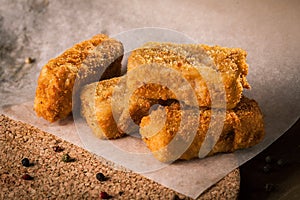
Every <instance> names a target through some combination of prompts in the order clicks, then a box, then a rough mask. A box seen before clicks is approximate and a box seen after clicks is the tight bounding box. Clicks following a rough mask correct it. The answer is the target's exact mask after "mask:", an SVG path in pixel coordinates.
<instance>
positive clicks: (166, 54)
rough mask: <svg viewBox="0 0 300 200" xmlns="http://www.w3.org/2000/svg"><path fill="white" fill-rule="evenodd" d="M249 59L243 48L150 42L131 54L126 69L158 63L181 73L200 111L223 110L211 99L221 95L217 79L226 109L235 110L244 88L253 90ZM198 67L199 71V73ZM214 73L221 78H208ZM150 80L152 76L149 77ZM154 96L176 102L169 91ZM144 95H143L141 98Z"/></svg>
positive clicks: (221, 105) (221, 106)
mask: <svg viewBox="0 0 300 200" xmlns="http://www.w3.org/2000/svg"><path fill="white" fill-rule="evenodd" d="M246 55H247V53H246V52H245V51H244V50H242V49H240V48H226V47H219V46H207V45H194V44H173V43H158V42H149V43H146V44H145V45H144V46H142V47H141V48H139V49H136V50H134V51H133V52H132V53H131V55H130V56H129V58H128V65H127V68H128V71H129V72H130V71H131V70H133V69H136V68H137V67H139V66H143V65H149V64H151V63H157V64H160V65H162V66H164V67H168V68H171V69H174V70H176V71H178V72H179V73H181V74H182V76H183V77H184V78H185V79H186V80H187V81H188V82H189V83H190V85H191V86H192V88H193V89H194V91H195V93H196V95H197V100H198V104H199V106H200V107H211V106H213V107H215V108H224V106H223V104H222V103H221V104H218V103H217V104H214V105H212V99H217V98H218V97H219V96H220V95H222V94H221V92H220V91H218V90H215V89H214V88H213V85H214V84H215V83H217V81H218V80H217V79H220V78H221V79H222V84H223V85H224V90H225V91H224V92H225V94H224V96H225V97H226V99H225V101H226V104H225V106H226V108H227V109H232V108H234V107H235V106H236V105H237V104H238V102H239V101H240V99H241V95H242V91H243V88H250V85H249V83H248V82H247V80H246V75H247V73H248V64H247V63H246ZM195 66H199V67H200V70H201V71H200V73H199V71H198V70H197V69H196V68H195ZM149 68H151V65H149ZM213 73H217V74H219V77H216V78H211V79H209V78H207V77H213V76H212V75H213ZM148 76H151V74H150V73H148ZM165 78H168V77H165ZM211 85H212V87H211ZM209 87H211V89H210V90H209ZM153 92H154V93H156V96H155V97H154V98H161V99H163V98H165V99H173V98H175V96H174V94H171V93H169V92H168V91H160V93H158V92H155V91H153ZM142 93H143V91H141V95H142ZM144 93H146V91H144Z"/></svg>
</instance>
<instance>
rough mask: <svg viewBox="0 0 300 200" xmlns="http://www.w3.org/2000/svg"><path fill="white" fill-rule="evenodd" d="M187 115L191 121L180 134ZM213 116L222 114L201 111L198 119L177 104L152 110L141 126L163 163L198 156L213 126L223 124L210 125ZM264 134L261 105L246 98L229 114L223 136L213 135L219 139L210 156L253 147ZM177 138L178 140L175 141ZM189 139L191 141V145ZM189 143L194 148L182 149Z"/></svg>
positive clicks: (144, 135)
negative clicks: (193, 133) (183, 119)
mask: <svg viewBox="0 0 300 200" xmlns="http://www.w3.org/2000/svg"><path fill="white" fill-rule="evenodd" d="M184 112H185V114H187V115H188V120H187V123H186V124H183V125H182V127H181V129H182V130H184V131H179V128H180V123H181V117H182V116H183V113H184ZM163 113H166V120H165V121H164V118H163V117H162V116H163ZM150 116H151V117H150ZM212 117H218V111H217V113H214V116H212V115H211V110H210V109H208V110H204V109H201V110H200V117H199V118H197V116H195V113H194V112H192V110H190V109H186V110H181V109H180V106H179V104H178V103H173V104H172V105H171V106H166V107H163V108H160V109H157V110H155V111H152V112H151V115H149V116H146V117H144V118H143V119H142V121H141V123H140V127H141V128H140V134H141V135H142V137H143V140H144V142H145V143H146V144H147V146H148V148H149V149H150V150H151V151H152V153H153V155H154V156H155V157H156V158H157V159H158V160H160V161H162V162H168V161H172V160H176V159H184V160H189V159H192V158H197V157H198V153H199V150H200V147H201V146H202V144H203V141H204V139H205V137H206V134H207V132H208V129H209V127H210V128H211V129H212V130H214V127H215V126H217V125H218V123H220V121H217V120H216V123H215V124H210V122H211V121H214V120H212ZM198 119H199V121H198ZM162 122H165V123H164V125H163V127H162V129H161V130H157V127H158V126H160V125H159V124H160V123H162ZM149 124H151V126H149ZM195 127H198V128H197V129H196V134H195V137H193V135H191V132H192V131H193V130H194V129H195ZM176 134H179V135H176ZM264 134H265V132H264V123H263V116H262V113H261V111H260V109H259V106H258V104H257V103H256V102H255V101H254V100H250V99H248V98H246V97H243V98H242V99H241V101H240V103H239V104H238V105H237V107H236V108H235V109H233V110H227V111H226V117H225V121H224V126H223V129H222V132H221V134H220V135H219V136H218V133H215V132H212V137H211V139H212V140H214V136H217V137H216V139H215V141H214V142H216V143H215V145H214V146H213V148H212V149H211V150H210V149H209V151H208V152H209V154H208V156H209V155H213V154H216V153H220V152H233V151H235V150H238V149H242V148H248V147H251V146H253V145H255V144H257V143H258V142H259V141H261V140H262V138H263V137H264ZM175 136H176V139H175V140H176V141H175V142H173V141H174V140H173V139H174V138H175ZM191 137H192V138H191ZM187 140H190V141H191V142H190V143H188V142H187ZM171 142H172V143H173V144H172V143H171ZM211 142H212V141H211ZM185 144H190V145H188V146H185V147H182V149H180V148H181V146H182V145H185ZM208 146H209V145H208ZM180 151H181V152H180ZM178 154H179V155H178Z"/></svg>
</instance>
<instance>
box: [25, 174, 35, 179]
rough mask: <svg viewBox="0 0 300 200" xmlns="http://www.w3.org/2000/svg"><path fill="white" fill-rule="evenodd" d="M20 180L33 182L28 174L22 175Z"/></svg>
mask: <svg viewBox="0 0 300 200" xmlns="http://www.w3.org/2000/svg"><path fill="white" fill-rule="evenodd" d="M22 179H24V180H33V177H32V176H30V175H29V174H24V175H23V176H22Z"/></svg>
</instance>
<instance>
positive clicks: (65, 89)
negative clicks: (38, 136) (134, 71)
mask: <svg viewBox="0 0 300 200" xmlns="http://www.w3.org/2000/svg"><path fill="white" fill-rule="evenodd" d="M122 55H123V46H122V44H121V43H120V42H118V41H116V40H114V39H111V38H109V37H108V36H107V35H104V34H99V35H95V36H94V37H92V38H91V39H90V40H86V41H83V42H81V43H78V44H76V45H74V46H73V47H71V48H70V49H67V50H66V51H65V52H64V53H62V54H61V55H60V56H58V57H56V58H54V59H51V60H50V61H49V62H48V63H47V64H46V65H45V66H43V68H42V70H41V73H40V76H39V78H38V86H37V89H36V97H35V101H34V110H35V111H36V113H37V115H38V116H42V117H43V118H45V119H46V120H48V121H50V122H54V121H56V120H58V119H63V118H65V117H66V116H68V115H69V114H70V113H71V111H72V92H73V88H74V87H75V88H77V89H76V92H77V90H80V87H81V86H82V85H84V84H87V83H90V82H93V81H97V80H99V79H107V78H111V77H115V76H119V75H120V73H121V59H122ZM107 65H109V67H108V68H107V70H106V71H104V69H105V67H106V66H107ZM99 74H102V76H101V77H99V76H100V75H99Z"/></svg>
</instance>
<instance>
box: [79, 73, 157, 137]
mask: <svg viewBox="0 0 300 200" xmlns="http://www.w3.org/2000/svg"><path fill="white" fill-rule="evenodd" d="M121 79H122V77H117V78H112V79H108V80H103V81H100V82H95V83H92V84H89V85H86V86H85V87H84V88H83V90H82V92H81V96H80V98H81V106H82V108H81V114H82V116H83V117H84V118H85V119H86V121H87V124H88V125H89V127H90V128H91V129H92V132H93V133H94V134H95V135H96V136H97V137H98V138H100V139H116V138H120V137H122V136H124V135H126V134H127V133H129V132H128V131H127V130H128V129H129V127H127V126H128V125H129V124H130V122H129V120H130V119H132V120H133V122H134V123H135V124H139V123H140V121H141V119H142V118H143V117H144V116H146V115H148V111H149V109H150V107H151V106H152V105H154V104H156V103H157V102H156V101H152V100H151V99H144V98H143V97H141V96H137V95H134V94H133V95H132V96H131V98H130V100H129V102H128V103H129V105H128V110H129V111H128V115H124V112H123V109H124V104H123V103H124V101H123V100H122V99H121V98H123V96H118V97H116V96H113V95H114V90H115V88H116V87H126V85H121V84H119V83H120V81H121ZM113 98H117V99H115V101H116V103H117V105H115V109H116V111H115V112H118V113H119V114H120V117H119V118H118V119H116V118H115V117H116V115H115V116H114V115H113V108H112V99H113ZM136 126H137V125H136ZM137 130H138V129H137ZM132 131H134V130H132Z"/></svg>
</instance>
